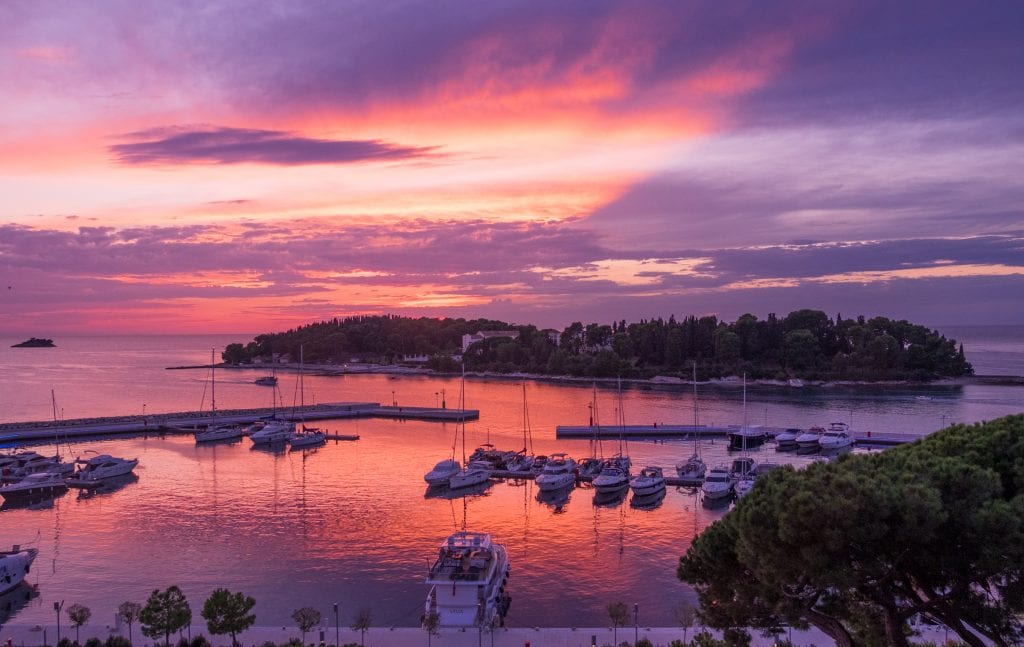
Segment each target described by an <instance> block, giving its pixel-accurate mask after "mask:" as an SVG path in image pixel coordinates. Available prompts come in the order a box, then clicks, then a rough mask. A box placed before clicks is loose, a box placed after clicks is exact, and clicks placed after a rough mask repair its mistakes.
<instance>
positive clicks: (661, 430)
mask: <svg viewBox="0 0 1024 647" xmlns="http://www.w3.org/2000/svg"><path fill="white" fill-rule="evenodd" d="M739 428H740V425H676V424H661V423H654V424H649V425H623V426H619V427H616V426H596V425H595V426H590V425H558V426H557V427H555V437H556V438H580V439H592V438H612V439H614V438H619V437H620V436H621V437H623V438H657V439H661V438H671V439H678V440H693V438H694V437H695V436H696V437H697V438H724V437H725V436H726V435H727V434H729V433H730V432H734V431H736V430H738V429H739ZM763 429H764V431H765V433H766V434H767V435H768V437H769V438H770V439H774V438H775V436H777V435H779V434H780V433H782V432H784V431H786V429H787V428H786V427H763ZM801 431H807V430H806V429H802V430H801ZM850 433H851V434H852V435H853V437H854V439H855V440H856V441H857V444H858V445H860V446H865V447H866V446H871V447H890V446H892V445H903V444H906V443H912V442H914V441H915V440H918V439H919V438H921V436H914V435H911V434H897V433H884V432H883V433H878V432H871V431H851V432H850Z"/></svg>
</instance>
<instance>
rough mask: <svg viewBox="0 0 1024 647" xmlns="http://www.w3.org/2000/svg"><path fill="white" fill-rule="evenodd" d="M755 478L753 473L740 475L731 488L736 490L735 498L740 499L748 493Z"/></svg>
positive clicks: (752, 486)
mask: <svg viewBox="0 0 1024 647" xmlns="http://www.w3.org/2000/svg"><path fill="white" fill-rule="evenodd" d="M756 480H757V478H756V476H754V475H747V476H742V477H740V479H739V480H737V481H736V484H735V485H733V490H735V492H736V498H737V499H742V498H743V497H745V496H747V495H748V494H750V491H751V490H752V489H754V482H755V481H756Z"/></svg>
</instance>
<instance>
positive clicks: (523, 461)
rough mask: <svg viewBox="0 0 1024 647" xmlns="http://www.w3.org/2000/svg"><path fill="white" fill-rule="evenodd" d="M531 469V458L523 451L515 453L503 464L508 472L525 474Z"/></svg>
mask: <svg viewBox="0 0 1024 647" xmlns="http://www.w3.org/2000/svg"><path fill="white" fill-rule="evenodd" d="M531 467H533V456H531V455H530V454H527V453H526V452H525V451H520V452H516V455H515V456H513V457H512V458H511V459H509V461H508V462H507V463H506V464H505V469H506V470H508V471H509V472H519V473H527V472H529V471H530V468H531Z"/></svg>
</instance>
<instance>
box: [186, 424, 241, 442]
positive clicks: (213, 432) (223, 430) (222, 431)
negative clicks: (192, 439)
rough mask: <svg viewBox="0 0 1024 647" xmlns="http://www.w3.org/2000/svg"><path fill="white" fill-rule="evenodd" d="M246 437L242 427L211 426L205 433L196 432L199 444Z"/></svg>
mask: <svg viewBox="0 0 1024 647" xmlns="http://www.w3.org/2000/svg"><path fill="white" fill-rule="evenodd" d="M244 435H245V429H243V428H242V427H241V426H240V425H210V426H209V427H207V428H206V429H205V430H203V431H197V432H196V442H197V443H212V442H215V441H218V440H234V439H235V438H241V437H242V436H244Z"/></svg>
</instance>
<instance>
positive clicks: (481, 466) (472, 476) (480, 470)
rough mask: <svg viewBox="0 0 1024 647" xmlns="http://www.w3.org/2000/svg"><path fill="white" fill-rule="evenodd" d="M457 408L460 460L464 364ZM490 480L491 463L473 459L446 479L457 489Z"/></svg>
mask: <svg viewBox="0 0 1024 647" xmlns="http://www.w3.org/2000/svg"><path fill="white" fill-rule="evenodd" d="M459 410H460V411H461V412H462V416H461V417H460V419H459V425H460V426H461V427H462V460H463V462H465V460H466V366H465V364H463V366H462V390H461V392H460V393H459ZM489 480H491V465H490V463H485V462H483V461H473V462H472V463H469V464H468V465H466V466H465V467H463V468H462V469H460V470H459V471H458V472H456V473H455V474H453V475H452V476H451V478H449V479H448V487H449V488H451V489H453V490H457V489H459V488H465V487H471V486H473V485H479V484H481V483H484V482H486V481H489Z"/></svg>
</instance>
